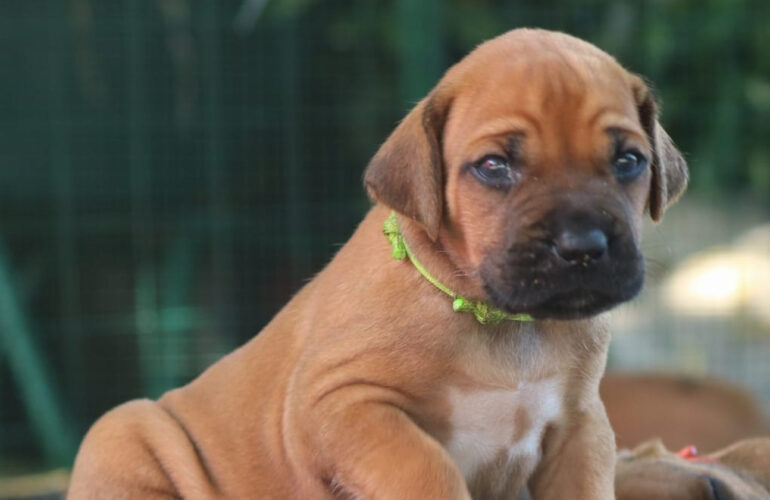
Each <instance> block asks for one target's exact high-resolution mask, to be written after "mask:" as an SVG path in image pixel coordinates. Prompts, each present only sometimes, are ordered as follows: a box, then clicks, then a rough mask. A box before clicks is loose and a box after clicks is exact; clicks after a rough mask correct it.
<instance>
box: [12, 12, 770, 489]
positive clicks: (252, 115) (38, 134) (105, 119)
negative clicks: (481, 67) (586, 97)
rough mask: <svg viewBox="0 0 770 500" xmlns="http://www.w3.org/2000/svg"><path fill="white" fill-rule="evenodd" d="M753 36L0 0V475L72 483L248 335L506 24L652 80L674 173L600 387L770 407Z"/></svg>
mask: <svg viewBox="0 0 770 500" xmlns="http://www.w3.org/2000/svg"><path fill="white" fill-rule="evenodd" d="M768 19H770V2H767V1H764V0H756V1H751V0H734V1H730V2H727V1H721V0H687V1H685V0H670V1H663V0H658V1H643V0H606V1H600V0H591V1H584V0H581V1H578V0H575V1H566V0H537V1H535V0H528V1H502V0H500V1H493V0H485V1H480V0H474V1H471V0H448V1H440V0H422V1H415V0H377V1H374V0H371V1H369V0H367V1H364V0H356V1H341V0H324V1H320V0H216V1H210V0H115V1H105V0H101V1H99V0H58V1H54V0H3V1H2V2H0V39H2V44H1V45H0V46H1V47H2V50H1V51H0V54H2V55H1V56H0V57H1V58H2V59H0V61H2V62H3V65H2V67H3V69H4V71H3V76H2V79H0V477H10V476H14V475H18V474H25V473H29V472H39V471H45V470H52V469H55V468H57V467H67V466H69V465H70V464H71V461H72V458H73V456H74V453H75V451H76V446H77V443H78V442H79V440H80V438H81V437H82V435H83V434H84V432H85V431H86V429H87V428H88V426H89V424H90V423H91V422H93V420H94V419H95V418H97V417H98V416H99V415H100V414H101V413H103V412H104V411H105V410H107V409H108V408H110V407H112V406H114V405H116V404H118V403H120V402H122V401H125V400H127V399H131V398H136V397H142V396H149V397H157V396H158V395H160V394H161V393H162V392H164V391H165V390H167V389H168V388H170V387H174V386H177V385H180V384H184V383H185V382H187V381H189V380H191V378H193V377H194V376H195V375H196V374H198V373H200V372H201V371H202V370H203V369H204V368H205V367H206V366H208V365H209V364H210V363H212V362H213V361H214V360H216V359H217V358H219V357H220V356H221V355H222V354H223V353H226V352H228V351H230V350H232V349H233V348H235V347H236V346H238V345H240V344H242V343H243V342H245V341H246V340H247V339H248V338H250V337H251V336H253V335H254V334H255V333H256V332H258V331H259V330H260V328H261V327H262V326H263V325H264V324H265V323H266V322H267V321H268V319H269V318H270V317H271V316H272V315H273V314H274V313H275V312H276V311H277V310H278V309H279V308H280V307H281V305H282V304H283V303H285V302H286V301H287V299H288V298H289V297H290V296H291V295H292V294H293V293H294V292H295V291H296V290H297V289H298V288H299V287H300V286H301V285H302V284H303V283H304V282H305V281H306V280H307V279H309V278H310V277H311V276H312V275H313V273H314V272H316V271H318V270H319V269H320V268H321V267H322V266H323V265H324V263H325V262H327V261H328V260H329V259H330V257H331V256H332V254H333V253H334V252H335V251H336V249H337V248H338V247H339V245H340V244H341V243H342V242H344V241H345V240H346V239H347V237H348V236H349V235H350V234H351V232H352V230H353V228H354V227H355V225H356V223H357V222H358V221H359V220H360V219H361V217H362V215H363V214H364V212H365V211H366V209H367V207H368V206H369V202H368V201H367V199H366V197H365V194H364V192H363V189H362V187H361V173H362V171H363V168H364V166H365V165H366V163H367V161H368V159H369V157H370V156H371V155H372V154H373V153H374V151H375V150H376V149H377V146H378V144H379V143H380V142H381V141H383V139H384V138H385V137H386V136H387V134H388V132H389V131H390V130H391V129H392V128H393V126H394V124H395V123H396V122H397V120H398V119H399V117H401V116H402V115H403V114H404V113H405V112H406V111H407V110H408V109H409V108H410V106H411V105H412V104H413V103H414V102H416V100H417V99H418V98H419V97H421V96H422V95H424V94H425V93H426V92H427V90H428V89H429V88H430V87H431V86H432V85H433V84H434V83H435V82H436V81H437V79H438V78H439V77H440V75H441V74H442V72H443V71H444V70H445V69H446V68H447V67H448V65H450V64H451V63H452V62H453V61H456V60H458V59H459V58H460V57H462V56H463V55H464V54H465V53H467V51H469V50H470V49H471V48H473V47H474V46H475V45H477V44H478V43H480V42H481V41H483V40H485V39H487V38H490V37H492V36H494V35H496V34H499V33H502V32H504V31H506V30H508V29H511V28H514V27H518V26H540V27H544V28H550V29H558V30H564V31H567V32H569V33H572V34H574V35H577V36H579V37H582V38H585V39H587V40H589V41H591V42H593V43H595V44H597V45H598V46H600V47H602V48H603V49H605V50H606V51H608V52H610V53H612V54H613V55H615V56H616V57H617V58H618V59H619V60H620V61H621V62H622V63H623V64H624V65H626V66H627V67H629V68H630V69H632V70H633V71H635V72H638V73H641V74H643V75H644V76H645V77H647V78H648V79H649V80H650V81H651V82H654V86H655V89H656V92H657V94H658V95H659V96H660V98H661V99H662V101H663V106H662V109H663V118H662V120H663V123H664V125H665V127H666V128H667V130H668V132H669V133H670V134H671V136H672V137H673V138H674V139H675V140H676V141H677V143H678V144H679V146H680V147H681V149H682V150H683V151H684V152H685V154H686V156H687V158H688V161H689V163H690V169H691V176H692V182H691V185H690V190H689V191H688V193H687V194H686V196H685V198H684V199H683V201H682V202H680V203H679V204H678V205H677V206H675V207H674V208H673V209H672V210H671V211H670V212H669V213H668V214H667V215H666V218H665V220H664V222H663V223H662V224H659V225H655V226H653V225H652V224H650V225H649V227H648V228H647V232H646V237H645V238H646V239H645V242H644V245H643V248H644V250H645V252H646V253H647V255H648V257H649V262H648V286H647V290H646V292H645V293H644V294H643V295H642V296H641V297H640V298H639V299H637V300H636V301H635V302H634V303H633V304H631V305H627V306H624V307H622V308H621V309H620V310H618V311H617V312H616V313H615V314H614V324H615V328H614V330H615V338H614V341H613V345H612V348H611V352H610V361H609V362H610V367H611V368H616V369H648V370H656V371H664V372H677V373H687V374H692V375H713V376H719V377H722V378H726V379H727V380H731V381H733V382H737V383H739V384H741V385H743V386H745V387H748V388H749V389H751V390H752V391H753V392H754V393H756V394H757V395H758V396H759V397H760V398H762V400H763V401H764V403H765V405H770V140H769V139H770V119H769V118H770V114H769V112H770V28H769V25H768ZM0 496H2V492H0Z"/></svg>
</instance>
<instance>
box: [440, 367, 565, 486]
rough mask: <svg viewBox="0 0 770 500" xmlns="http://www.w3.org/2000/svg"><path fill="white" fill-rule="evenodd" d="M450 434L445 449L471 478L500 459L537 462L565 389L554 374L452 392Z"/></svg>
mask: <svg viewBox="0 0 770 500" xmlns="http://www.w3.org/2000/svg"><path fill="white" fill-rule="evenodd" d="M450 402H451V405H452V415H451V418H450V424H451V428H452V434H451V438H450V440H449V442H448V443H447V444H446V449H447V451H449V454H450V455H451V456H452V458H453V459H454V461H455V463H456V464H457V466H458V467H459V468H460V471H461V472H462V473H463V476H464V477H465V479H466V480H467V481H470V479H471V478H472V477H473V476H474V475H475V474H476V472H477V471H478V470H479V468H480V467H482V466H484V465H485V464H489V463H490V462H492V461H493V460H496V459H499V457H500V454H501V452H504V453H506V454H507V457H508V460H509V461H510V462H513V461H515V460H524V461H527V462H531V463H532V464H534V463H535V462H536V461H537V459H538V457H539V453H540V439H541V436H542V433H543V430H544V429H545V426H546V425H548V423H550V422H552V421H553V420H554V419H556V418H557V417H558V416H559V414H560V413H561V407H562V394H561V388H560V384H558V381H557V380H555V379H545V380H540V381H537V382H522V383H521V384H519V386H518V387H517V388H516V389H491V390H479V391H463V390H460V389H454V390H453V391H452V392H451V393H450Z"/></svg>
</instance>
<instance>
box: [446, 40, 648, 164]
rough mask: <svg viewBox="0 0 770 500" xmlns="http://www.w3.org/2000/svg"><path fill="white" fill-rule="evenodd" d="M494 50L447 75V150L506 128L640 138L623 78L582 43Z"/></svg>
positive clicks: (473, 57) (605, 58)
mask: <svg viewBox="0 0 770 500" xmlns="http://www.w3.org/2000/svg"><path fill="white" fill-rule="evenodd" d="M570 42H571V40H570ZM576 42H578V41H576ZM501 45H502V46H501V47H497V46H495V47H491V48H490V49H494V50H482V49H485V47H484V46H481V47H480V48H479V49H477V51H475V52H473V53H472V54H471V55H470V56H469V57H468V58H466V59H465V60H463V61H462V62H461V63H460V64H458V65H457V66H456V67H455V68H453V69H452V71H451V72H450V73H449V74H448V75H447V77H448V80H449V81H448V82H447V83H448V86H450V87H454V96H453V99H452V107H451V111H450V114H449V117H448V121H447V124H446V128H445V130H444V133H445V138H446V144H448V145H453V146H454V147H455V148H457V149H460V148H464V147H466V146H467V144H468V142H472V141H473V140H476V139H478V138H479V137H482V136H484V135H488V134H494V133H495V132H497V129H500V131H503V130H505V129H506V128H510V129H517V128H518V129H528V128H529V129H532V128H540V129H542V130H548V131H552V132H553V133H556V132H558V131H559V130H567V129H573V130H574V128H575V127H581V128H584V127H586V126H587V125H588V126H596V127H597V128H599V129H601V128H602V127H604V128H607V127H615V126H619V127H623V128H627V129H630V130H633V131H637V132H639V133H640V134H642V133H643V131H642V128H641V125H640V124H639V121H638V114H637V110H636V104H635V102H634V96H633V92H632V88H631V85H630V81H631V80H630V76H629V74H628V73H627V72H626V71H625V70H624V69H623V68H622V67H621V66H620V65H619V64H618V63H617V62H615V60H614V59H613V58H612V57H610V56H609V55H607V54H605V53H604V52H601V51H600V50H599V49H597V48H595V47H593V46H591V45H589V44H586V43H585V42H580V43H579V45H576V46H574V47H573V46H572V45H570V44H566V45H567V46H566V47H565V46H561V45H554V44H522V43H511V44H508V45H504V44H501ZM448 153H451V152H449V151H448Z"/></svg>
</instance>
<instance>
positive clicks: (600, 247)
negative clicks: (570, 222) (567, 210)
mask: <svg viewBox="0 0 770 500" xmlns="http://www.w3.org/2000/svg"><path fill="white" fill-rule="evenodd" d="M554 249H555V250H556V253H557V254H558V255H559V257H561V258H562V259H564V260H566V261H567V262H570V263H572V264H579V263H583V264H588V263H589V262H591V261H594V260H598V259H600V258H601V257H602V256H603V255H604V254H605V253H607V235H606V234H604V232H603V231H601V230H599V229H589V230H583V231H573V230H569V229H566V230H564V231H562V232H561V233H560V234H559V235H558V236H557V237H556V240H555V241H554Z"/></svg>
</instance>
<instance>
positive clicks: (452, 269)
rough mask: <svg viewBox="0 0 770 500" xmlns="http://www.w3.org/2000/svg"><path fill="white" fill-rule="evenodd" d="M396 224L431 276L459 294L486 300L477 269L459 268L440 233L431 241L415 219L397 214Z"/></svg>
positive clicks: (473, 298)
mask: <svg viewBox="0 0 770 500" xmlns="http://www.w3.org/2000/svg"><path fill="white" fill-rule="evenodd" d="M398 224H399V228H400V229H401V234H402V235H403V237H404V240H405V241H406V243H407V245H409V249H410V250H411V252H412V253H413V254H414V256H415V257H416V258H417V260H418V261H419V262H420V263H421V264H422V265H423V267H425V269H426V270H427V271H428V272H429V273H430V274H431V276H433V277H434V278H436V279H437V280H438V281H439V282H441V283H443V284H444V285H446V286H447V287H449V288H450V289H451V290H453V291H454V292H455V293H457V294H458V295H460V296H462V297H466V298H468V299H471V300H481V301H486V300H487V297H486V294H485V293H484V289H483V285H482V283H481V279H480V278H479V276H478V272H477V271H474V270H469V269H463V268H462V267H460V266H459V265H458V263H456V262H455V261H454V260H453V259H452V256H451V254H450V252H448V251H447V249H446V247H445V245H444V244H443V239H442V235H441V234H439V237H438V238H437V239H436V241H433V240H431V238H430V237H429V236H428V234H427V233H426V232H425V230H424V229H423V228H422V227H421V226H420V225H419V224H418V223H416V222H415V221H413V220H411V219H409V218H408V217H405V216H401V215H399V217H398Z"/></svg>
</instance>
